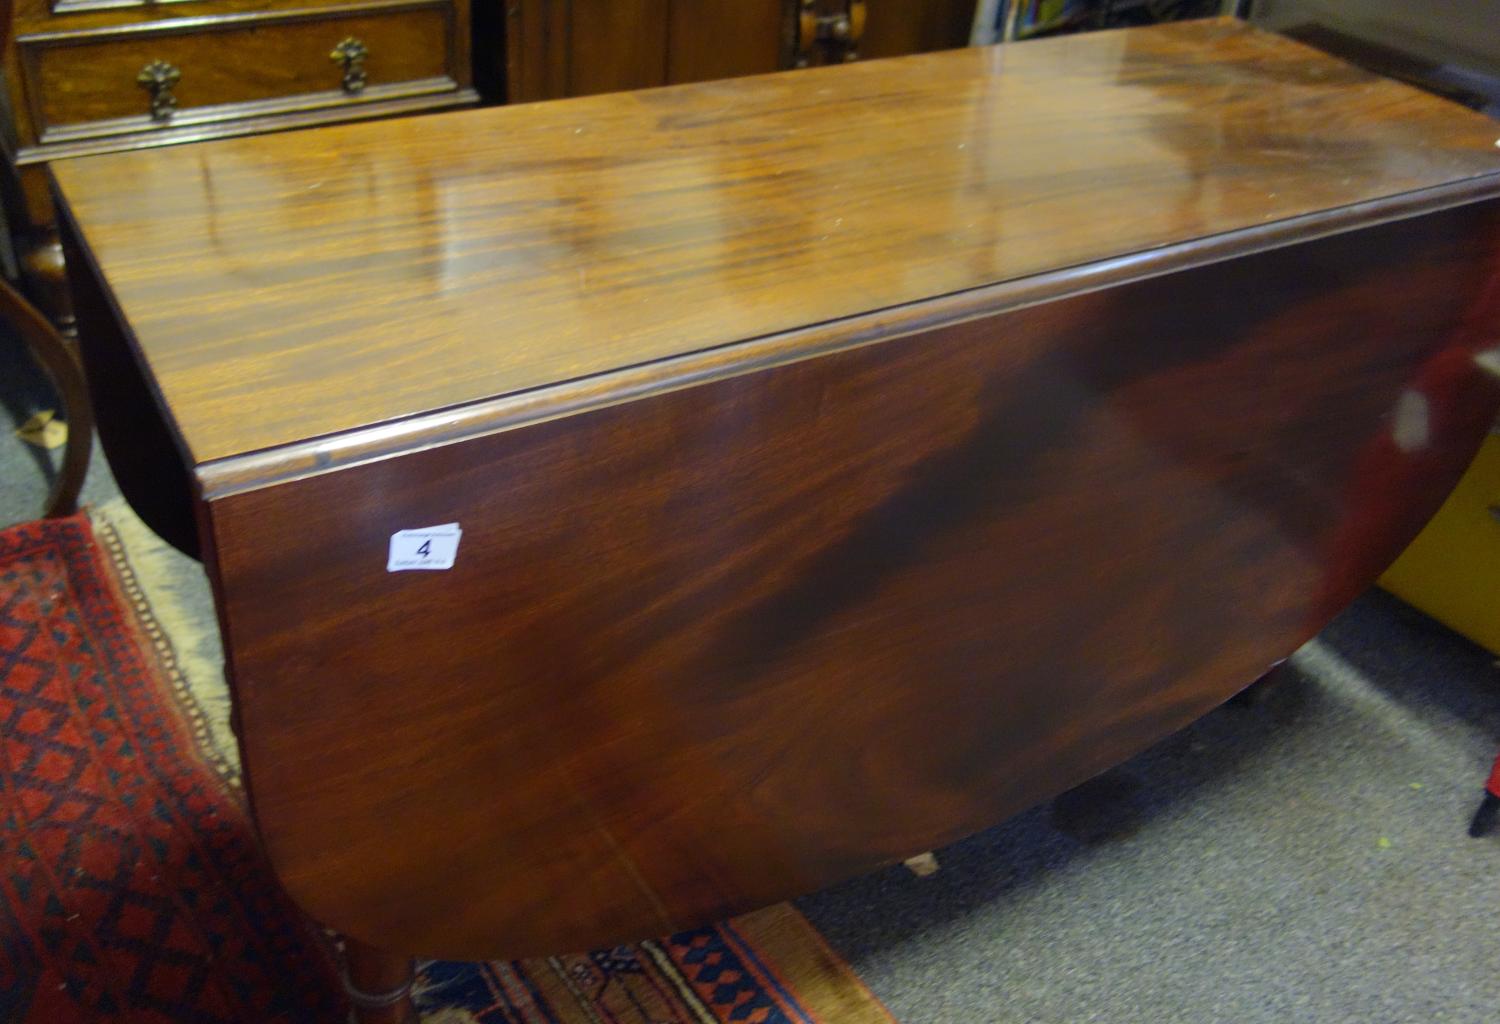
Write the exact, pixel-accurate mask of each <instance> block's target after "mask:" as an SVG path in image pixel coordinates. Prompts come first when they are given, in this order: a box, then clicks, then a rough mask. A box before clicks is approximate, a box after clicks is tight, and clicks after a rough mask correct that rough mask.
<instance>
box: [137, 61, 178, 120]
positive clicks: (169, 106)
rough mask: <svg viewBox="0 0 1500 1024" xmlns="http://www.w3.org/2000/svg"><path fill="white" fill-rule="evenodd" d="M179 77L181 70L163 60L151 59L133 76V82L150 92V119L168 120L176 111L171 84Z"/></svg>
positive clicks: (174, 83) (176, 81)
mask: <svg viewBox="0 0 1500 1024" xmlns="http://www.w3.org/2000/svg"><path fill="white" fill-rule="evenodd" d="M181 79H182V72H181V71H179V70H178V69H177V68H175V67H173V66H172V65H171V64H168V63H167V62H166V61H164V60H153V61H152V62H151V63H150V64H147V65H146V66H145V67H143V68H141V73H140V74H138V75H136V76H135V84H136V85H139V86H140V87H141V88H142V89H145V90H146V91H147V92H149V93H150V94H151V120H153V121H169V120H171V118H172V115H173V114H174V113H176V112H177V97H176V96H173V95H172V86H174V85H176V84H177V83H178V82H179V81H181Z"/></svg>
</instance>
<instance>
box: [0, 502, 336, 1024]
mask: <svg viewBox="0 0 1500 1024" xmlns="http://www.w3.org/2000/svg"><path fill="white" fill-rule="evenodd" d="M115 586H116V584H115V580H114V578H113V576H112V574H111V573H110V572H109V570H108V569H107V568H106V564H105V562H104V560H103V559H102V558H101V557H100V554H99V551H98V549H97V548H96V547H95V545H94V543H93V540H92V536H91V534H90V530H89V525H88V522H87V520H86V519H84V518H83V517H82V516H77V517H74V518H72V519H67V520H54V521H49V522H38V523H28V524H25V525H22V526H17V527H12V528H10V529H7V530H4V531H0V802H3V803H0V1018H3V1019H4V1020H6V1021H28V1022H37V1024H68V1022H72V1021H80V1022H81V1021H90V1022H93V1021H127V1020H128V1021H132V1022H134V1021H142V1022H145V1021H163V1022H166V1021H172V1022H176V1021H203V1022H218V1021H225V1022H240V1021H245V1022H249V1021H266V1022H270V1021H299V1022H300V1021H318V1022H328V1021H338V1020H340V1019H341V1018H342V1015H343V1007H342V999H341V997H340V996H339V995H338V993H339V986H338V983H337V976H336V974H335V973H334V970H333V965H332V961H331V960H330V958H329V956H328V953H327V952H326V950H325V949H324V948H322V946H321V944H320V942H319V940H318V938H317V936H316V934H315V933H314V932H313V931H312V930H311V928H310V926H309V925H307V924H306V923H305V922H304V921H303V919H302V918H301V917H300V915H299V914H298V913H297V912H296V911H295V910H294V909H293V908H292V907H291V905H290V904H289V903H288V901H287V899H286V898H285V897H284V896H283V895H282V894H281V891H280V889H279V888H278V886H277V885H276V884H275V882H274V880H273V878H272V877H271V875H270V872H269V870H268V869H267V866H266V864H265V861H264V860H263V858H262V856H261V854H260V851H259V849H258V848H257V847H256V845H255V841H254V838H253V834H252V831H251V829H250V825H249V822H248V820H247V819H246V815H245V811H244V809H243V807H242V806H241V805H240V803H239V802H238V801H237V800H236V799H235V798H234V796H233V795H232V793H231V792H230V790H229V788H228V786H226V785H225V784H224V782H223V780H222V778H221V777H220V776H219V775H218V774H216V773H215V772H214V771H213V770H212V769H211V768H210V767H209V766H208V765H207V764H206V762H205V761H204V760H203V759H202V758H201V757H200V756H199V755H198V752H197V750H196V748H195V745H194V742H193V739H192V734H191V732H190V730H189V729H188V727H187V724H186V722H185V721H184V720H183V718H182V716H181V714H180V709H179V708H178V707H177V706H176V704H175V702H174V701H172V699H171V698H170V696H169V694H168V693H167V691H166V690H165V688H164V687H163V686H162V684H161V682H160V675H159V672H158V669H157V666H156V665H154V664H152V660H151V657H150V655H149V654H148V653H147V652H149V651H150V650H151V647H150V646H149V645H146V644H143V643H141V642H140V638H139V637H138V635H137V634H136V631H135V627H136V622H135V620H134V618H133V617H132V616H130V615H128V614H127V613H126V612H125V611H124V610H123V607H122V602H121V601H120V599H119V596H118V594H117V593H116V590H115Z"/></svg>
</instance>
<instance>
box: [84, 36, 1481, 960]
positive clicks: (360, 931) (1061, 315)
mask: <svg viewBox="0 0 1500 1024" xmlns="http://www.w3.org/2000/svg"><path fill="white" fill-rule="evenodd" d="M814 106H816V108H817V109H818V111H819V114H818V116H816V117H814V116H811V115H810V111H811V110H812V109H813V107H814ZM1497 134H1500V133H1497V129H1496V126H1495V125H1494V124H1493V123H1491V122H1488V121H1486V120H1485V119H1483V118H1481V117H1479V116H1477V115H1474V114H1471V113H1470V112H1467V111H1465V110H1462V109H1460V108H1458V107H1456V106H1453V105H1450V104H1448V103H1446V102H1443V101H1441V100H1438V99H1435V98H1432V97H1429V96H1426V95H1424V94H1422V93H1420V92H1417V91H1415V90H1413V89H1410V88H1408V87H1405V86H1402V85H1398V84H1395V83H1392V82H1387V81H1383V80H1380V79H1378V78H1375V77H1373V76H1370V75H1368V74H1365V73H1363V72H1360V71H1357V70H1355V69H1354V68H1352V67H1349V66H1347V65H1345V64H1342V63H1339V62H1337V61H1335V60H1332V59H1329V58H1326V57H1323V56H1320V55H1318V54H1316V53H1315V52H1314V51H1311V50H1308V49H1306V48H1304V47H1301V46H1299V45H1297V44H1294V43H1291V42H1288V41H1285V40H1281V39H1278V38H1276V37H1274V36H1270V35H1266V34H1263V33H1259V32H1256V31H1254V30H1251V29H1248V28H1245V27H1243V26H1240V25H1238V24H1235V23H1232V22H1227V21H1215V22H1207V23H1197V24H1184V25H1174V26H1168V27H1161V28H1152V29H1141V30H1128V31H1121V32H1115V33H1107V34H1099V35H1095V36H1087V37H1074V38H1067V39H1060V40H1056V41H1045V42H1035V43H1027V44H1023V45H1020V46H1016V47H1012V48H1010V49H1007V50H1005V51H999V50H989V49H981V50H967V51H955V52H951V53H943V54H933V55H924V56H918V57H904V58H897V59H892V60H883V61H879V60H878V61H870V62H868V63H855V64H850V65H845V66H840V67H828V68H822V69H814V70H811V71H806V72H793V73H787V74H784V75H771V76H765V77H759V78H747V79H740V80H736V81H732V82H717V83H705V84H697V85H689V86H681V87H670V88H664V89H655V90H648V91H645V92H639V93H628V94H617V95H610V96H600V97H591V98H585V99H578V100H568V101H559V102H556V103H548V104H537V105H531V106H517V107H508V108H495V109H488V110H482V111H475V112H464V113H456V114H445V115H441V116H435V117H429V118H424V119H420V120H412V121H397V122H390V123H385V124H380V125H355V126H343V127H337V128H327V129H320V130H318V131H314V132H306V133H301V134H298V135H282V136H275V137H267V138H256V139H241V140H232V141H224V142H216V143H210V144H205V145H201V146H196V147H193V148H192V149H186V150H179V151H177V152H176V153H173V154H172V155H171V158H170V159H168V158H166V157H165V155H163V154H160V153H153V152H139V153H128V154H117V155H112V156H107V157H97V158H87V159H82V160H77V161H70V162H68V163H67V164H65V165H62V166H59V167H58V168H56V171H55V174H56V182H57V186H58V190H59V196H60V203H61V204H62V206H63V207H64V208H65V209H66V211H67V223H66V235H67V244H68V246H69V260H68V265H69V268H70V271H71V272H72V273H73V274H74V284H75V289H76V291H77V294H78V295H79V302H80V311H79V313H80V331H81V338H82V343H83V351H84V354H85V358H86V364H87V368H88V371H89V374H90V381H91V384H92V386H93V389H94V393H95V395H96V398H97V401H98V404H99V422H100V428H101V433H102V434H103V435H104V439H105V445H106V450H107V451H108V453H109V454H110V456H111V459H112V461H113V460H115V458H116V456H117V453H118V452H119V451H120V450H121V449H120V446H119V445H117V444H112V443H111V440H110V436H111V434H117V435H120V436H125V437H128V436H130V435H131V434H132V433H133V432H137V431H141V430H147V431H151V432H152V435H151V436H152V437H153V438H155V440H156V441H157V442H158V443H157V444H156V445H155V447H154V449H153V450H154V452H155V458H154V461H148V460H137V461H136V462H134V463H129V462H127V461H122V462H121V465H120V466H119V467H118V468H117V472H119V474H120V476H121V484H122V486H123V487H125V488H126V489H127V494H134V495H136V497H132V501H137V500H139V501H141V502H142V503H143V504H144V505H145V506H146V508H145V509H143V511H145V512H149V516H148V518H150V519H151V520H153V522H155V523H156V524H158V528H159V529H161V530H162V531H163V533H164V534H166V535H169V536H172V537H174V538H175V541H176V542H177V543H179V544H180V545H182V546H184V547H187V548H193V547H196V548H197V549H198V550H199V551H200V552H201V554H202V556H203V557H204V559H205V563H206V565H207V567H208V569H209V572H210V574H211V576H212V578H213V580H214V584H215V590H216V597H217V601H218V607H219V614H220V618H221V623H222V626H223V630H224V636H225V641H226V651H227V654H228V661H229V670H230V674H231V682H232V687H233V696H234V705H235V710H236V715H237V721H238V726H239V736H240V743H241V749H242V753H243V759H244V765H245V771H246V777H247V780H248V784H249V790H250V795H251V799H252V803H253V807H254V811H255V817H256V820H257V822H258V825H259V828H260V831H261V836H262V838H263V840H264V843H265V846H266V849H267V851H268V852H269V854H270V858H271V860H272V862H273V864H274V865H275V867H276V870H277V872H278V873H279V875H280V877H281V879H282V881H283V882H284V883H285V885H286V887H287V889H288V890H289V892H291V894H292V895H293V896H294V897H295V898H296V899H297V900H298V901H299V902H300V903H301V904H302V905H303V906H304V907H305V908H306V909H307V910H308V911H309V912H310V913H311V914H312V915H314V916H315V917H316V918H318V919H319V920H321V921H323V922H324V923H326V924H328V925H329V926H331V927H334V928H337V929H338V930H340V931H342V932H344V933H346V934H347V935H349V936H351V937H352V938H353V939H355V940H357V941H358V942H360V943H362V944H365V945H368V946H370V947H374V948H377V949H385V950H391V951H399V952H401V953H411V954H418V955H423V956H441V957H457V958H492V957H511V956H520V955H525V954H535V953H555V952H559V951H564V950H573V949H580V948H585V947H596V946H601V945H607V944H610V943H613V942H616V941H620V940H625V939H631V938H639V937H642V936H647V935H653V934H661V933H665V932H670V931H673V930H676V929H679V928H684V927H688V926H692V925H696V924H699V923H702V922H704V921H707V920H710V919H713V918H717V917H721V916H724V915H729V914H733V913H738V912H740V911H744V910H747V909H750V908H753V907H756V906H760V905H762V904H765V903H768V902H772V901H775V900H780V899H784V898H787V897H789V896H791V895H794V894H797V893H801V892H805V891H807V890H809V889H812V888H815V887H818V886H822V885H826V884H828V883H830V882H833V881H836V880H838V879H840V878H843V877H847V876H849V875H851V874H854V873H857V872H861V871H865V870H869V869H871V868H873V867H875V866H878V865H882V864H890V863H896V862H899V861H901V860H903V859H905V858H908V857H911V856H913V855H915V854H918V853H921V852H922V851H927V850H931V849H934V848H936V847H938V846H940V845H942V844H944V843H947V842H949V841H952V840H954V839H957V838H959V837H961V836H963V835H966V834H968V833H970V832H973V831H975V830H977V829H980V828H983V827H985V826H987V825H990V824H992V823H994V822H996V821H998V820H1000V819H1001V818H1003V817H1005V816H1006V815H1008V814H1011V813H1014V812H1016V811H1018V810H1021V809H1023V808H1025V807H1027V806H1029V805H1031V804H1034V803H1036V802H1037V801H1040V800H1043V799H1046V798H1047V797H1049V796H1052V795H1054V794H1056V793H1058V792H1060V791H1062V790H1065V789H1067V788H1069V787H1071V786H1073V785H1076V784H1077V783H1079V782H1081V781H1083V780H1085V779H1087V778H1089V777H1090V776H1092V775H1095V774H1097V773H1098V772H1100V771H1102V770H1104V769H1106V768H1108V767H1110V766H1112V765H1114V764H1117V763H1119V762H1120V761H1122V760H1124V759H1125V758H1128V757H1129V756H1131V755H1132V754H1134V753H1136V752H1137V751H1139V750H1141V749H1142V748H1144V747H1145V746H1147V745H1148V744H1150V743H1152V742H1154V741H1156V740H1158V739H1160V738H1161V737H1163V736H1165V735H1167V734H1169V733H1170V732H1172V731H1173V730H1176V729H1178V728H1181V727H1182V726H1184V725H1185V724H1187V723H1189V722H1190V721H1192V720H1193V719H1194V718H1195V717H1197V716H1199V715H1201V714H1203V713H1204V712H1206V711H1207V710H1209V709H1210V708H1212V707H1213V706H1215V705H1216V704H1218V703H1220V702H1222V701H1223V700H1225V699H1226V698H1228V697H1229V696H1231V695H1232V694H1233V693H1235V692H1236V691H1237V690H1238V689H1240V688H1241V687H1243V686H1245V685H1247V684H1249V683H1250V682H1252V681H1253V680H1255V679H1256V678H1257V677H1258V676H1260V675H1261V674H1262V673H1263V672H1264V670H1265V669H1266V668H1267V667H1268V666H1269V665H1271V664H1273V663H1274V662H1275V661H1276V660H1277V659H1279V658H1282V657H1284V656H1286V654H1288V653H1289V652H1290V651H1291V650H1292V649H1294V648H1295V647H1296V646H1297V645H1298V644H1300V643H1301V642H1302V641H1304V640H1305V639H1307V638H1308V637H1310V636H1311V635H1312V634H1313V633H1314V632H1315V631H1316V630H1317V629H1319V628H1320V627H1321V626H1322V625H1323V624H1324V622H1326V621H1327V619H1328V617H1329V616H1330V615H1331V614H1333V612H1334V611H1336V610H1337V609H1338V608H1339V607H1341V606H1342V605H1343V604H1345V603H1347V601H1348V600H1349V599H1350V598H1351V597H1352V596H1353V595H1355V594H1356V593H1358V591H1359V590H1360V589H1361V588H1362V587H1364V586H1365V585H1367V584H1368V583H1369V582H1371V581H1372V580H1373V579H1374V577H1375V575H1376V574H1377V573H1378V572H1379V571H1380V570H1381V569H1382V568H1384V565H1385V564H1387V563H1388V562H1389V560H1390V559H1391V558H1393V557H1394V556H1395V554H1396V553H1397V552H1398V551H1399V550H1400V547H1401V546H1402V545H1403V544H1404V543H1405V542H1406V540H1408V539H1409V538H1410V537H1411V536H1412V535H1414V534H1415V532H1416V531H1417V529H1418V528H1419V527H1420V526H1421V525H1422V523H1423V522H1424V520H1425V519H1426V517H1427V516H1428V515H1430V514H1431V512H1432V511H1433V510H1434V509H1435V508H1436V507H1437V505H1438V504H1439V503H1440V502H1441V500H1442V498H1443V497H1444V495H1445V494H1446V492H1447V490H1448V488H1449V487H1451V485H1452V483H1453V481H1454V480H1456V479H1457V477H1458V475H1459V474H1460V472H1461V471H1462V469H1463V467H1464V465H1465V464H1466V462H1467V460H1468V458H1469V457H1470V456H1471V455H1472V453H1473V451H1474V450H1475V448H1476V447H1477V445H1478V444H1479V442H1480V440H1481V438H1482V437H1483V435H1484V433H1485V430H1486V429H1487V427H1488V425H1489V423H1490V422H1491V420H1492V419H1493V417H1494V414H1495V411H1496V408H1497V403H1500V390H1497V386H1496V383H1495V380H1494V378H1493V376H1492V375H1491V374H1490V373H1489V372H1488V371H1487V370H1486V369H1485V367H1486V365H1487V364H1488V363H1489V362H1491V361H1492V358H1493V353H1492V352H1490V351H1489V350H1488V349H1487V348H1485V345H1486V344H1493V339H1490V340H1489V341H1487V342H1484V341H1482V339H1479V338H1478V335H1476V333H1475V332H1476V328H1475V325H1476V324H1483V323H1491V324H1492V323H1493V322H1494V317H1495V316H1496V315H1497V314H1500V308H1497V307H1500V298H1497V295H1500V292H1497V289H1496V288H1494V287H1493V283H1494V282H1495V281H1496V280H1497V279H1500V278H1497V275H1500V150H1497V149H1496V148H1495V136H1496V135H1497ZM1435 374H1442V375H1443V379H1444V380H1448V381H1451V382H1452V383H1453V387H1452V388H1451V390H1450V392H1449V394H1450V396H1451V397H1450V400H1449V401H1447V402H1445V403H1444V404H1442V405H1441V406H1438V405H1432V406H1431V407H1426V406H1424V407H1423V408H1424V410H1425V411H1423V413H1422V418H1421V421H1420V424H1419V425H1420V430H1413V429H1408V428H1411V426H1412V424H1411V422H1409V421H1410V416H1409V415H1407V414H1405V413H1403V416H1404V417H1405V418H1403V419H1402V420H1401V423H1402V424H1403V426H1402V428H1401V430H1400V431H1396V430H1395V429H1394V428H1393V423H1395V422H1396V421H1395V420H1394V419H1393V416H1394V415H1395V413H1396V411H1397V410H1402V409H1405V410H1408V412H1409V409H1410V407H1412V405H1413V403H1414V402H1416V401H1417V398H1420V397H1421V396H1422V395H1423V394H1425V393H1426V392H1425V391H1424V390H1423V389H1424V387H1425V382H1427V381H1429V380H1430V379H1432V377H1433V376H1434V375H1435ZM1412 396H1417V398H1413V397H1412ZM1393 444H1395V445H1397V447H1398V448H1399V450H1400V457H1401V458H1402V459H1403V460H1405V461H1404V462H1403V465H1404V466H1406V467H1407V468H1406V470H1405V476H1404V478H1403V479H1405V480H1406V481H1407V486H1406V487H1404V489H1403V491H1402V492H1401V494H1400V500H1399V501H1398V502H1395V503H1394V504H1391V503H1382V504H1380V505H1379V507H1372V506H1370V505H1369V504H1368V503H1366V502H1365V500H1364V498H1365V496H1366V495H1365V492H1364V490H1363V481H1364V480H1365V473H1366V471H1367V467H1368V466H1369V465H1370V464H1371V459H1372V453H1373V452H1385V451H1386V450H1387V449H1388V448H1390V446H1391V445H1393ZM153 502H154V504H153ZM444 523H458V524H460V525H461V527H462V531H463V533H462V538H461V542H460V544H459V547H458V551H457V556H456V560H455V562H454V564H453V566H452V568H450V569H446V570H440V571H412V572H390V571H387V554H388V550H389V544H390V541H391V538H392V535H393V534H395V533H397V532H398V531H400V530H404V529H412V528H419V527H428V526H434V525H438V524H444Z"/></svg>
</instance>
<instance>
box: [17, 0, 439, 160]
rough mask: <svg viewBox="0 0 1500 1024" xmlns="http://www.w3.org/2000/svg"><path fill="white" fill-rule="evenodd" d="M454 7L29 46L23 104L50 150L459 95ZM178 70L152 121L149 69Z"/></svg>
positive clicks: (278, 16)
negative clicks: (350, 48) (166, 109)
mask: <svg viewBox="0 0 1500 1024" xmlns="http://www.w3.org/2000/svg"><path fill="white" fill-rule="evenodd" d="M456 37H457V33H456V31H455V23H454V9H453V7H452V5H451V3H449V2H448V0H441V2H437V3H433V2H430V0H428V2H423V3H402V4H390V5H384V6H382V7H380V8H377V9H370V10H358V9H356V10H353V11H329V10H328V9H322V10H314V11H302V12H285V13H275V14H265V13H252V14H245V15H239V16H230V17H223V18H219V19H216V20H215V21H214V22H212V23H209V24H205V23H204V22H203V21H202V20H200V19H188V18H184V19H177V20H172V21H166V22H156V23H153V24H149V25H130V26H123V27H110V28H106V29H96V30H88V31H83V32H56V33H48V34H46V35H34V36H29V37H23V38H21V39H19V40H18V41H17V42H18V44H19V47H20V52H21V55H22V67H23V71H24V75H25V80H26V98H27V101H28V104H29V107H30V114H31V116H32V119H33V124H34V125H35V126H36V128H37V132H38V135H39V136H40V142H42V143H43V144H47V143H56V142H67V141H72V140H80V139H90V138H98V137H101V136H110V135H120V134H128V133H133V132H149V131H157V130H161V129H164V128H180V127H182V126H184V125H191V124H202V123H205V122H212V121H223V120H233V119H237V118H246V117H252V116H263V115H266V114H274V113H278V112H291V111H297V110H306V109H310V108H318V107H331V106H347V105H357V104H361V103H369V102H372V101H376V100H390V99H393V98H397V97H400V96H407V95H417V94H424V93H432V92H443V91H454V90H457V89H458V82H457V76H456V75H455V68H456V67H458V66H460V65H459V63H458V61H457V60H456V57H457V54H456V52H455V51H456V46H455V42H456ZM349 38H353V39H357V40H358V41H359V42H360V43H362V44H363V47H364V50H365V52H366V54H367V56H366V57H365V58H364V61H363V65H364V71H365V78H366V84H365V85H364V87H363V88H362V89H359V90H358V91H355V92H351V91H349V90H346V89H345V88H344V87H343V79H344V66H343V65H342V64H340V63H339V62H338V61H336V60H334V59H332V57H331V53H332V51H333V50H334V48H335V47H336V46H338V45H339V44H340V42H341V41H343V40H345V39H349ZM157 61H160V62H163V63H164V64H167V65H170V66H171V67H172V68H173V69H175V70H176V72H177V75H178V77H177V78H176V81H175V84H173V85H172V86H171V93H172V95H173V97H174V98H175V100H176V108H175V110H173V111H172V112H171V113H170V115H168V116H165V117H153V116H152V113H151V107H152V102H151V90H150V89H149V88H147V87H146V86H144V85H143V84H141V83H140V82H139V81H138V76H140V75H141V74H142V71H143V69H144V68H145V67H146V66H147V65H148V64H152V63H153V62H157Z"/></svg>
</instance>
